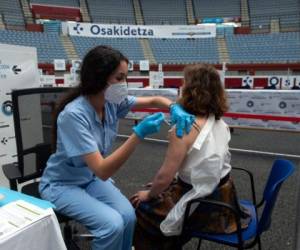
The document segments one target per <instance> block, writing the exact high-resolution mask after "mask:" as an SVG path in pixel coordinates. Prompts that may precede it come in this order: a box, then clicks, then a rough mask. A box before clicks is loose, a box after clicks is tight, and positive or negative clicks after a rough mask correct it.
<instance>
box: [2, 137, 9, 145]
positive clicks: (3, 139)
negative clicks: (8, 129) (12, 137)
mask: <svg viewBox="0 0 300 250" xmlns="http://www.w3.org/2000/svg"><path fill="white" fill-rule="evenodd" d="M7 142H8V139H7V138H6V137H3V138H2V139H1V143H2V144H3V145H6V143H7Z"/></svg>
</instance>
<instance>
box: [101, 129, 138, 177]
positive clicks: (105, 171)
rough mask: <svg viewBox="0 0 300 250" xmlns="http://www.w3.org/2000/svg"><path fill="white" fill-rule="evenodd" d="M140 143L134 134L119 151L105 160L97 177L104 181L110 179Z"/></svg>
mask: <svg viewBox="0 0 300 250" xmlns="http://www.w3.org/2000/svg"><path fill="white" fill-rule="evenodd" d="M139 143H140V139H139V138H138V137H137V136H136V135H135V134H134V133H133V134H132V135H131V136H130V137H129V138H128V139H127V140H126V141H125V142H124V143H123V144H122V145H121V146H120V147H119V148H118V149H116V150H115V151H114V152H113V153H112V154H110V155H109V156H108V157H106V158H105V159H103V161H102V162H101V165H100V166H99V167H98V168H97V171H96V175H97V176H98V177H99V178H101V179H102V180H107V179H108V178H110V177H111V176H112V175H114V174H115V173H116V171H117V170H118V169H119V168H120V167H121V166H122V165H123V164H124V163H125V162H126V160H127V159H128V158H129V156H130V155H131V154H132V152H133V151H134V149H135V148H136V146H137V145H138V144H139Z"/></svg>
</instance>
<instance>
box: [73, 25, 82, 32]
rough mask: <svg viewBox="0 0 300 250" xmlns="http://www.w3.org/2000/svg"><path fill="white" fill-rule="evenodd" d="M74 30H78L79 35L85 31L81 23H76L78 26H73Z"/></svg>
mask: <svg viewBox="0 0 300 250" xmlns="http://www.w3.org/2000/svg"><path fill="white" fill-rule="evenodd" d="M73 30H74V31H76V33H77V34H78V35H80V33H81V32H82V31H83V27H82V26H81V25H80V23H76V26H75V27H73Z"/></svg>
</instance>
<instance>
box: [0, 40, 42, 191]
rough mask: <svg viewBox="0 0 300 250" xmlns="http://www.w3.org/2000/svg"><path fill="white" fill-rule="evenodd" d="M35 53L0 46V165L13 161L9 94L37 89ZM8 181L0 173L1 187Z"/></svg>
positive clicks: (26, 49)
mask: <svg viewBox="0 0 300 250" xmlns="http://www.w3.org/2000/svg"><path fill="white" fill-rule="evenodd" d="M39 85H40V81H39V71H38V63H37V51H36V48H33V47H25V46H13V45H8V44H0V86H1V87H0V102H1V112H0V160H1V164H6V163H11V162H15V161H16V158H15V156H16V152H17V150H16V141H15V131H14V125H13V116H12V113H13V107H12V101H11V91H12V89H17V88H30V87H38V86H39ZM5 181H7V180H6V179H5V178H4V176H3V175H2V171H0V185H3V186H4V182H5Z"/></svg>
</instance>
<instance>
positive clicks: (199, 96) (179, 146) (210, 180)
mask: <svg viewBox="0 0 300 250" xmlns="http://www.w3.org/2000/svg"><path fill="white" fill-rule="evenodd" d="M178 102H179V103H180V104H181V105H182V106H183V107H184V109H185V110H186V111H188V112H190V113H191V114H194V115H195V116H196V120H195V122H194V124H193V128H192V130H191V132H190V133H189V134H186V135H185V136H184V137H183V138H178V137H176V135H175V130H174V128H172V129H171V130H170V135H169V146H168V149H167V153H166V156H165V159H164V162H163V164H162V166H161V167H160V169H159V171H158V172H157V174H156V176H155V177H154V179H153V182H152V183H151V184H150V185H149V187H150V189H148V190H142V191H139V192H137V193H136V194H135V195H133V196H132V197H131V202H132V204H133V205H134V207H135V208H136V215H137V225H136V234H135V240H134V241H135V242H134V244H135V249H136V250H140V249H176V245H175V244H176V240H174V238H175V239H176V237H166V236H176V235H178V234H180V232H181V226H182V221H183V216H184V211H185V208H186V204H187V202H188V201H189V200H191V199H195V198H198V197H205V198H209V199H213V200H217V201H222V202H226V203H229V204H230V205H232V206H234V207H236V206H238V205H237V202H236V201H237V197H236V190H235V188H234V184H233V181H232V178H231V177H230V170H231V166H230V153H229V145H228V143H229V141H230V131H229V128H228V126H227V124H226V123H225V122H224V121H223V120H222V119H221V117H222V115H223V114H224V112H225V111H226V110H227V101H226V93H225V90H224V88H223V85H222V83H221V80H220V76H219V74H218V72H217V71H216V69H215V68H214V67H212V66H210V65H204V64H199V65H192V66H187V67H186V68H185V70H184V84H183V86H182V95H181V97H180V98H179V100H178ZM174 177H176V178H175V179H174ZM241 211H242V210H241ZM242 213H243V216H244V217H245V222H244V223H243V225H242V226H243V227H246V226H247V223H248V221H247V220H248V216H247V214H246V213H244V212H242ZM188 223H190V226H192V227H197V228H198V229H200V230H201V231H203V232H215V233H232V232H234V231H236V229H237V225H236V223H235V220H234V215H233V214H232V213H231V212H230V211H228V210H226V209H221V208H217V207H215V206H214V207H210V206H208V205H203V204H202V205H199V206H198V207H197V208H196V210H195V211H194V212H193V214H192V215H191V216H190V217H189V222H188Z"/></svg>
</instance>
